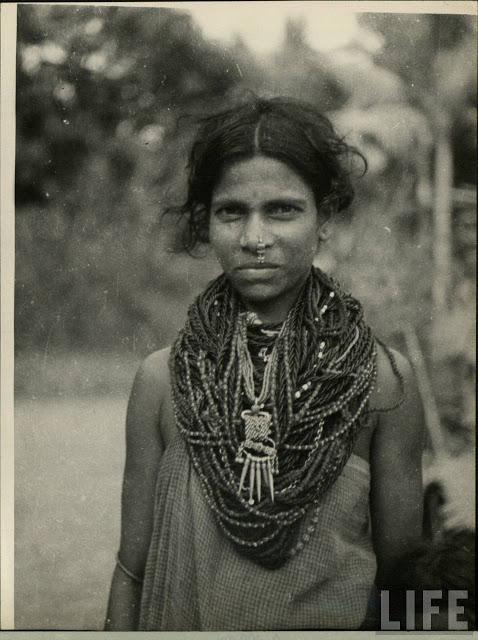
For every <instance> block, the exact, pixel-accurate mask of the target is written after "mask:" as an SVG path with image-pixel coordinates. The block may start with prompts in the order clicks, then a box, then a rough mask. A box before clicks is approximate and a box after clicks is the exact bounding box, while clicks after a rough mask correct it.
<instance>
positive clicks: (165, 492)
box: [139, 394, 376, 631]
mask: <svg viewBox="0 0 478 640" xmlns="http://www.w3.org/2000/svg"><path fill="white" fill-rule="evenodd" d="M167 395H168V396H169V394H167ZM171 419H172V409H171V401H170V399H169V397H168V398H167V401H166V402H163V406H162V409H161V416H160V420H171ZM369 492H370V471H369V465H368V463H367V462H366V461H365V460H363V459H362V458H360V457H358V456H357V455H355V454H352V455H351V456H350V458H349V460H348V461H347V464H346V465H345V467H344V469H343V471H342V473H341V475H340V476H339V477H338V479H337V480H336V482H335V483H334V485H333V486H332V487H331V488H330V490H329V491H328V492H327V494H326V495H325V496H324V498H323V501H322V506H321V509H320V511H319V513H318V517H319V522H318V523H317V526H316V529H315V531H314V533H313V534H312V535H311V537H310V540H309V541H308V542H307V543H306V544H305V545H304V548H303V549H302V550H301V551H300V552H299V553H297V554H296V555H295V556H294V557H292V558H291V559H290V560H289V561H288V562H287V563H286V564H285V565H284V566H283V567H281V568H280V569H275V570H270V569H265V568H263V567H261V566H259V565H258V564H256V563H254V562H252V561H251V560H248V559H247V558H245V557H243V556H240V555H239V554H238V553H237V552H236V551H235V549H234V548H233V546H232V544H231V543H230V542H229V540H228V539H227V538H226V536H225V534H223V533H222V531H221V530H220V528H219V527H218V525H217V523H216V520H215V518H214V515H213V512H212V509H211V507H210V506H209V505H208V503H207V502H206V500H205V497H204V494H203V492H202V489H201V486H200V481H199V478H198V477H197V475H196V472H195V470H194V468H193V467H192V464H191V462H190V459H189V455H188V452H187V448H186V444H185V442H184V440H183V438H182V436H181V435H180V434H179V432H178V433H177V435H176V436H175V437H174V438H173V440H172V442H171V443H170V444H169V445H168V447H167V448H166V450H165V452H164V454H163V457H162V459H161V462H160V469H159V472H158V477H157V484H156V495H155V505H154V524H153V531H152V536H151V543H150V548H149V553H148V558H147V562H146V567H145V575H144V583H143V592H142V601H141V611H140V625H139V629H140V630H160V631H247V630H249V631H265V630H269V631H276V630H307V629H308V630H319V629H331V630H332V629H341V630H346V629H350V630H354V629H359V628H360V626H361V625H362V624H363V622H364V620H365V618H366V615H367V605H368V603H369V601H370V600H371V598H372V596H373V592H374V579H375V574H376V558H375V554H374V552H373V548H372V539H371V525H370V511H369ZM310 517H311V516H310ZM308 520H309V516H308V515H306V516H305V518H304V520H303V521H302V523H301V525H300V534H301V535H302V533H304V532H305V530H306V528H307V526H308V525H309V524H310V522H309V521H308Z"/></svg>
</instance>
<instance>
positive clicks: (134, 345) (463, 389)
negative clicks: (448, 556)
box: [15, 4, 476, 629]
mask: <svg viewBox="0 0 478 640" xmlns="http://www.w3.org/2000/svg"><path fill="white" fill-rule="evenodd" d="M360 21H361V24H362V27H363V29H366V30H368V31H371V32H374V33H375V34H376V35H377V36H378V37H379V39H380V40H381V43H382V45H381V47H379V48H378V49H376V50H375V51H370V50H369V49H368V48H367V47H366V46H365V45H364V43H363V42H362V41H361V40H360V39H359V38H357V39H355V40H353V41H351V42H350V43H349V44H348V45H346V46H344V47H341V48H340V49H337V50H335V51H332V52H322V51H317V50H315V49H313V48H312V47H311V46H310V45H309V44H308V41H307V36H306V29H305V24H304V23H301V21H300V20H297V19H296V20H290V21H289V22H288V23H287V25H286V27H285V30H284V38H283V42H282V44H281V46H280V47H279V48H278V49H277V50H276V51H275V52H273V53H272V54H270V55H267V56H258V55H257V54H255V53H254V52H253V51H251V50H249V49H248V47H247V45H246V44H245V43H244V41H243V40H241V38H240V37H239V36H238V37H237V38H236V39H235V41H233V42H232V43H231V44H230V45H224V44H220V43H218V42H214V41H210V40H208V39H207V38H206V37H205V36H204V35H203V34H202V32H201V30H200V28H199V27H198V26H197V25H196V24H195V22H194V20H193V19H192V17H191V16H190V15H189V14H188V13H187V12H186V11H182V10H175V9H174V10H173V9H165V8H163V9H147V8H141V9H139V8H127V7H92V6H90V7H87V6H74V5H73V6H59V5H57V6H55V5H46V4H45V5H36V6H35V5H19V6H18V47H17V58H18V59H17V151H16V282H15V352H16V371H15V385H16V421H17V422H16V424H17V434H18V435H17V444H16V458H17V461H18V462H17V466H16V469H17V471H16V473H17V476H16V477H17V480H16V492H17V507H16V508H17V525H16V526H17V536H16V540H17V562H16V573H17V582H16V583H17V587H16V588H17V592H16V593H17V603H18V605H17V626H18V628H38V629H40V628H78V629H97V628H100V627H101V624H102V616H103V613H104V606H105V604H106V597H107V589H108V579H109V573H110V572H111V567H112V562H113V557H114V552H115V544H116V542H115V540H117V536H118V527H119V519H118V506H119V491H120V482H121V469H122V460H123V454H124V451H123V420H124V411H125V405H126V400H127V394H128V391H129V387H130V385H131V381H132V376H133V375H134V370H135V368H136V367H137V364H138V362H139V360H140V359H141V358H142V357H143V356H144V355H146V354H147V353H149V352H151V351H153V350H154V349H157V348H159V347H162V346H165V345H167V344H168V343H170V342H171V340H172V339H173V338H174V336H175V334H176V332H177V330H178V328H179V327H180V326H181V325H182V323H183V320H184V316H185V312H186V309H187V305H188V304H189V302H190V301H191V299H192V297H193V296H194V295H195V294H196V293H198V292H199V291H200V290H201V289H202V288H203V287H204V285H205V283H206V282H207V281H208V280H210V279H211V278H212V277H214V276H215V275H216V274H217V273H218V270H217V266H216V264H215V262H214V259H213V258H212V256H210V255H209V253H208V251H207V247H203V248H202V249H201V251H200V253H201V254H202V255H203V257H202V258H197V257H191V256H189V255H187V254H185V253H184V252H182V251H181V249H180V236H181V223H180V222H178V221H176V220H172V219H170V218H168V217H162V216H161V212H162V211H164V208H165V206H166V205H167V204H168V203H171V202H177V201H178V200H180V199H181V197H182V194H183V193H184V179H185V172H184V169H185V165H186V162H187V149H188V144H189V141H190V140H191V136H192V135H193V133H194V130H195V117H196V116H198V115H201V114H207V113H210V112H212V111H213V110H214V109H218V108H221V107H223V106H225V105H227V104H230V103H231V102H234V101H237V100H241V99H243V98H244V97H247V92H248V91H254V92H256V93H260V94H263V95H280V94H286V95H294V96H298V97H302V98H304V99H306V100H309V101H311V102H313V103H314V104H316V105H317V106H318V107H319V108H320V109H322V110H324V111H326V112H327V113H328V114H329V115H330V116H331V118H332V119H333V120H334V122H335V123H336V126H337V127H338V129H339V130H340V131H341V132H342V133H343V134H344V135H346V136H347V137H348V139H349V140H351V141H352V142H355V143H356V144H357V145H358V146H359V147H360V148H361V149H362V150H363V151H364V153H365V154H366V156H367V158H368V161H369V172H368V174H367V176H366V177H365V178H363V179H362V180H360V181H359V182H358V183H357V198H356V201H355V203H354V205H353V207H352V209H351V210H350V211H349V212H348V213H347V214H346V215H344V216H343V217H342V218H341V219H339V220H337V221H336V224H335V230H334V236H333V239H332V240H331V241H330V243H329V244H328V245H327V246H326V247H325V249H324V251H323V252H322V254H321V255H320V256H319V258H318V263H319V264H320V266H322V267H323V268H324V269H325V270H328V271H330V272H332V273H333V274H334V275H336V276H337V277H338V278H339V279H341V280H342V281H343V282H344V283H345V285H346V287H347V288H348V289H350V290H351V291H352V292H353V293H354V295H356V296H357V297H358V298H360V299H361V300H362V302H363V303H364V306H365V309H366V312H367V317H368V319H369V321H370V323H371V324H372V325H373V326H374V327H375V329H376V331H377V333H378V334H379V335H380V336H381V337H382V338H383V339H384V340H386V341H388V342H389V343H390V344H392V345H395V346H397V347H399V348H401V349H403V350H405V351H406V344H405V341H404V334H403V331H404V329H405V328H406V327H407V326H409V325H411V326H412V327H413V328H414V330H415V331H416V332H417V334H418V337H419V340H420V344H421V345H422V349H423V352H424V356H425V360H426V363H427V365H428V369H429V371H430V376H431V382H432V388H433V391H434V397H435V400H436V402H437V403H438V409H439V414H440V418H441V421H442V425H443V427H444V434H445V444H446V447H447V450H448V452H451V453H452V454H458V453H463V452H466V451H469V450H470V447H471V445H472V443H473V442H474V427H473V424H474V423H473V420H474V404H473V403H474V400H473V398H474V392H473V388H474V372H475V363H474V353H475V349H474V345H473V340H474V286H475V268H476V266H475V265H476V258H475V247H476V243H475V232H476V213H475V208H476V174H475V166H476V63H475V59H476V44H475V41H476V24H475V21H474V20H473V18H471V17H469V16H453V15H446V16H445V15H441V16H439V15H408V14H401V15H398V14H388V15H385V14H363V15H362V16H361V17H360ZM447 159H448V162H447ZM447 202H449V207H448V209H447V207H446V204H447ZM444 206H445V208H444ZM443 215H444V216H445V217H444V218H443ZM440 216H441V217H440ZM443 219H444V220H445V224H444V225H443ZM440 220H441V222H440ZM447 221H448V222H447ZM437 229H442V232H441V233H437ZM105 461H106V463H105ZM465 484H466V482H465Z"/></svg>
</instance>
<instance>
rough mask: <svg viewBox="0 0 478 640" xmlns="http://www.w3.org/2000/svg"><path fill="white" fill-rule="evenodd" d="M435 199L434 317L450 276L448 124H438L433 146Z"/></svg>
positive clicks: (439, 310)
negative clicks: (434, 145)
mask: <svg viewBox="0 0 478 640" xmlns="http://www.w3.org/2000/svg"><path fill="white" fill-rule="evenodd" d="M434 174H435V179H434V182H435V189H434V191H435V199H434V224H433V261H434V278H433V285H432V296H433V317H434V319H437V320H438V319H439V317H440V315H441V314H442V313H443V312H445V311H446V309H447V307H448V302H449V294H450V284H451V279H452V229H451V226H452V191H453V156H452V149H451V143H450V135H449V127H448V126H447V125H444V124H442V125H441V126H439V127H437V141H436V147H435V171H434Z"/></svg>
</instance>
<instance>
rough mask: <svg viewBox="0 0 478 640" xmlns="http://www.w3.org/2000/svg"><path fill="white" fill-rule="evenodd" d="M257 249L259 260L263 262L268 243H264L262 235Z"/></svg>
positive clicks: (258, 239)
mask: <svg viewBox="0 0 478 640" xmlns="http://www.w3.org/2000/svg"><path fill="white" fill-rule="evenodd" d="M256 251H257V262H259V263H260V264H262V263H263V262H264V259H265V255H266V245H265V244H264V241H263V240H262V238H261V236H259V237H258V238H257V247H256Z"/></svg>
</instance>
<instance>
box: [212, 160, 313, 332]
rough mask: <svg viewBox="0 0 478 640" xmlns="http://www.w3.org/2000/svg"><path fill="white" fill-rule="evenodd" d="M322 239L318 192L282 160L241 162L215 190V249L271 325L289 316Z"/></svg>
mask: <svg viewBox="0 0 478 640" xmlns="http://www.w3.org/2000/svg"><path fill="white" fill-rule="evenodd" d="M319 235H320V223H319V216H318V213H317V208H316V204H315V197H314V193H313V191H312V189H311V188H310V187H309V186H308V185H307V184H306V183H305V182H304V180H303V179H302V178H301V177H300V176H299V175H298V174H297V173H296V172H295V171H293V170H292V169H291V168H289V166H288V165H286V164H284V163H283V162H281V161H279V160H276V159H273V158H269V157H265V156H255V157H253V158H251V159H249V160H241V161H238V162H235V163H233V164H232V165H230V166H229V167H228V168H227V169H226V170H225V171H224V174H223V176H222V179H221V180H220V181H219V183H218V184H217V185H216V187H215V189H214V191H213V194H212V199H211V209H210V227H209V240H210V243H211V246H212V248H213V250H214V251H215V253H216V256H217V258H218V260H219V262H220V264H221V266H222V268H223V270H224V273H225V274H226V276H227V277H228V279H229V281H230V282H231V284H232V285H233V287H234V288H235V289H236V291H237V292H238V293H239V295H240V296H241V298H242V300H243V301H244V303H245V305H246V307H248V308H249V309H252V310H254V311H256V312H257V313H258V315H259V317H260V318H261V319H262V320H263V321H265V322H279V321H281V320H283V319H284V318H285V317H286V315H287V312H288V310H289V309H290V307H291V306H292V304H293V303H294V302H295V300H296V298H297V295H298V293H299V289H300V286H301V285H302V284H303V283H304V281H305V280H306V278H307V276H308V274H309V272H310V268H311V266H312V261H313V259H314V256H315V254H316V252H317V248H318V241H319ZM259 239H262V242H263V243H264V245H265V248H264V252H263V253H264V259H263V260H264V261H263V262H262V263H260V262H259V260H258V250H257V246H258V242H259Z"/></svg>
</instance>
